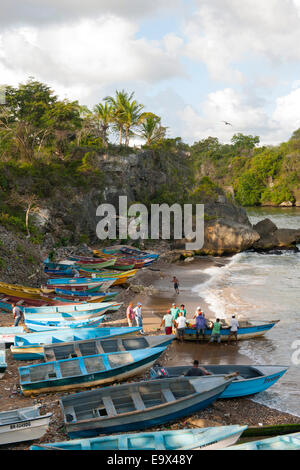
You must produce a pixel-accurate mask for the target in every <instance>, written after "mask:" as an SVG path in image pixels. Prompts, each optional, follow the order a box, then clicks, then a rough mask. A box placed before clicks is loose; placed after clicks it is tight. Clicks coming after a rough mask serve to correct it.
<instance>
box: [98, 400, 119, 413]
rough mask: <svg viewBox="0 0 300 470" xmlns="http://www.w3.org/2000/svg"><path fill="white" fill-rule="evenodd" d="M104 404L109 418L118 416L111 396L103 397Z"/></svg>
mask: <svg viewBox="0 0 300 470" xmlns="http://www.w3.org/2000/svg"><path fill="white" fill-rule="evenodd" d="M102 401H103V404H104V406H105V408H106V411H107V414H108V415H109V416H117V414H118V413H117V411H116V408H115V405H114V404H113V401H112V399H111V398H110V397H109V396H106V397H102Z"/></svg>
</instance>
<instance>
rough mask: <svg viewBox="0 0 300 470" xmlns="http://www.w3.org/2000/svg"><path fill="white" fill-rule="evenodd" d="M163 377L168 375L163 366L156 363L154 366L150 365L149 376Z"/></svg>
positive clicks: (154, 377)
mask: <svg viewBox="0 0 300 470" xmlns="http://www.w3.org/2000/svg"><path fill="white" fill-rule="evenodd" d="M163 377H169V374H168V372H167V371H166V369H165V368H164V367H161V366H160V365H156V366H154V367H151V369H150V378H153V379H160V378H163Z"/></svg>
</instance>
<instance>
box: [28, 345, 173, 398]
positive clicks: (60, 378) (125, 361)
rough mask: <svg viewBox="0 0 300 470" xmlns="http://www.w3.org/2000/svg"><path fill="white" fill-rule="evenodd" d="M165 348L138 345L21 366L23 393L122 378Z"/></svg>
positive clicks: (75, 386)
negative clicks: (103, 352)
mask: <svg viewBox="0 0 300 470" xmlns="http://www.w3.org/2000/svg"><path fill="white" fill-rule="evenodd" d="M165 349H166V348H149V349H137V350H135V351H134V350H133V351H130V352H129V351H120V352H113V353H108V354H97V355H94V356H84V357H77V358H73V359H63V360H61V361H54V362H46V363H44V364H36V365H35V364H34V365H30V366H24V367H19V375H20V385H21V388H22V392H23V395H33V394H39V393H46V392H57V391H61V390H72V389H74V388H82V387H83V388H90V387H95V386H96V385H103V384H110V383H112V382H121V381H122V380H126V379H128V378H129V377H132V376H134V375H138V374H140V373H142V372H143V371H144V370H145V369H147V368H148V367H149V366H150V365H151V364H153V363H154V362H155V361H156V360H157V359H158V358H159V356H160V355H161V354H162V353H163V352H164V351H165Z"/></svg>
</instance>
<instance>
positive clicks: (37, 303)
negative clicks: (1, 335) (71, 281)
mask: <svg viewBox="0 0 300 470" xmlns="http://www.w3.org/2000/svg"><path fill="white" fill-rule="evenodd" d="M80 302H81V303H82V300H81V301H80ZM61 303H62V302H61V301H57V300H55V298H47V299H46V298H44V297H43V298H41V299H27V298H26V299H25V298H24V297H16V296H15V295H4V294H0V308H1V310H4V311H7V312H11V311H12V309H13V307H12V304H15V305H18V307H20V308H24V307H28V308H31V307H33V308H34V307H44V306H54V305H61ZM66 303H67V304H68V305H75V304H78V303H79V302H78V301H77V300H76V299H75V298H72V300H68V301H66Z"/></svg>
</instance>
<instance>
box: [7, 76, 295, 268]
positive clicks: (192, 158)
mask: <svg viewBox="0 0 300 470" xmlns="http://www.w3.org/2000/svg"><path fill="white" fill-rule="evenodd" d="M6 99H7V101H6V104H5V105H4V106H2V108H1V109H0V226H1V227H2V234H5V236H4V235H3V237H4V238H3V237H2V238H3V239H2V238H1V237H0V240H2V246H4V247H5V245H6V244H7V243H6V241H5V237H6V235H7V234H8V233H9V232H11V233H13V236H14V237H18V239H19V240H25V241H27V242H28V243H30V245H31V247H32V249H33V251H35V250H34V247H36V253H40V252H42V251H47V252H48V253H49V252H51V251H52V250H54V249H57V248H58V247H61V246H67V245H70V244H73V245H80V244H91V245H92V244H95V243H97V242H98V243H99V240H98V239H97V237H96V225H97V222H98V221H99V218H97V216H96V210H97V207H98V206H99V205H100V204H102V203H110V204H113V205H114V206H115V207H116V208H117V207H118V201H119V199H118V198H119V196H127V197H128V204H129V206H130V205H131V204H132V203H143V204H145V205H146V206H147V207H148V208H150V206H151V204H154V203H157V204H163V203H167V204H169V205H172V204H174V203H177V204H181V205H183V204H205V246H204V248H203V250H201V252H200V253H204V254H218V255H221V254H227V253H236V252H239V251H242V250H245V249H248V248H250V247H252V246H253V245H254V243H255V242H257V241H258V240H259V238H260V235H259V234H258V233H257V232H256V231H255V230H254V229H253V228H252V227H251V225H250V223H249V220H248V218H247V215H246V212H245V211H244V209H242V208H241V206H240V205H239V203H240V204H243V205H246V204H256V203H261V202H262V201H273V200H275V199H276V198H277V199H276V200H277V201H278V202H280V201H281V200H284V201H289V200H292V198H293V197H294V200H295V199H296V196H292V194H294V193H293V191H294V188H295V187H296V185H297V183H296V181H298V180H297V178H298V173H297V172H298V166H297V165H298V153H297V152H298V150H297V148H298V147H297V145H298V143H297V142H298V137H299V136H298V134H297V133H295V135H294V136H293V139H291V141H290V142H288V143H287V144H282V146H280V147H278V148H272V149H269V148H268V149H267V148H257V145H258V143H259V139H258V138H257V137H253V136H242V135H237V136H235V137H234V138H233V142H232V144H231V145H222V144H220V143H219V142H218V140H217V139H213V138H208V139H206V140H204V141H201V142H198V143H195V144H194V145H193V146H189V145H187V144H185V143H183V142H182V141H181V139H180V138H176V139H167V138H166V137H165V129H166V128H164V127H163V126H162V125H161V123H160V118H159V117H158V116H155V115H154V114H153V113H151V112H145V111H144V110H143V106H142V105H140V104H138V103H137V102H136V101H135V100H134V97H133V94H131V95H128V94H127V93H126V92H124V91H122V92H116V96H115V97H106V98H105V99H104V103H99V104H98V105H97V106H96V107H95V108H94V110H93V111H89V110H88V109H87V108H85V107H82V106H80V105H79V103H78V102H68V101H66V100H64V101H60V100H58V98H57V97H56V96H55V95H54V93H53V92H52V90H50V89H49V88H48V87H47V86H46V85H44V84H41V83H39V82H35V81H33V80H30V81H29V82H28V83H27V84H25V85H20V86H19V88H16V89H14V88H11V87H10V88H8V90H7V96H6ZM110 133H111V134H112V135H113V134H114V133H115V135H117V136H118V139H119V144H118V145H113V144H111V143H110V141H109V134H110ZM132 136H139V138H142V139H143V142H144V145H142V146H141V147H140V148H134V147H130V146H129V140H130V137H132ZM299 148H300V146H299ZM287 154H288V156H287ZM287 182H288V183H287ZM289 191H290V192H289ZM279 196H280V197H279ZM121 242H123V243H124V242H127V240H121ZM184 242H185V241H184V240H182V241H181V242H180V241H179V242H176V243H173V244H172V247H173V248H180V247H182V246H183V245H184ZM108 243H109V244H111V243H112V242H111V241H110V240H108ZM8 245H9V244H8ZM16 245H20V243H19V242H18V241H16V243H15V245H11V246H16ZM20 246H21V245H20ZM0 248H1V246H0ZM7 249H9V248H7ZM22 250H23V248H22ZM11 251H14V248H12V249H11ZM25 251H26V250H25ZM29 251H30V250H29ZM6 255H8V253H6ZM29 256H30V255H29ZM39 256H40V255H39ZM6 258H7V256H6ZM0 259H1V253H0ZM0 269H1V261H0Z"/></svg>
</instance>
